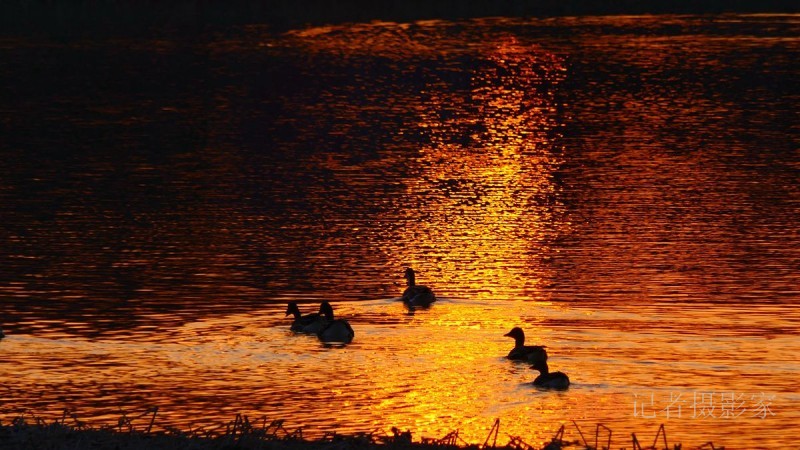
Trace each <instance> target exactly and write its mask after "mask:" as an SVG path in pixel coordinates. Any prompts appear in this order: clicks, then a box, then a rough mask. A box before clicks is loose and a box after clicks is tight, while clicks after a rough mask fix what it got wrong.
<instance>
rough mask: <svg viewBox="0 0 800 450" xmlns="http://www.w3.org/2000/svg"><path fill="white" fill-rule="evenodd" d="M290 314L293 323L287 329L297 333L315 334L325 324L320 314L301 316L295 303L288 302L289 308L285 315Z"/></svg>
mask: <svg viewBox="0 0 800 450" xmlns="http://www.w3.org/2000/svg"><path fill="white" fill-rule="evenodd" d="M290 314H291V315H293V316H294V322H292V326H291V327H290V328H289V329H291V330H292V331H294V332H297V333H311V334H315V333H317V332H318V331H319V330H321V329H322V327H323V326H324V325H325V322H326V319H325V317H324V316H323V315H322V314H320V313H311V314H306V315H305V316H304V315H301V314H300V308H299V307H298V306H297V302H289V306H288V307H287V308H286V315H287V316H288V315H290Z"/></svg>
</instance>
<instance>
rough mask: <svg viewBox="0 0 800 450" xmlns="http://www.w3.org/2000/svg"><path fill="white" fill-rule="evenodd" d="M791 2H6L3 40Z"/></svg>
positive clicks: (730, 9) (699, 10)
mask: <svg viewBox="0 0 800 450" xmlns="http://www.w3.org/2000/svg"><path fill="white" fill-rule="evenodd" d="M798 12H800V6H798V4H797V3H796V2H794V1H791V0H763V1H756V0H736V1H724V0H706V1H701V2H697V1H692V0H652V1H649V2H634V1H621V2H607V1H604V0H560V1H559V0H521V1H475V2H463V1H459V0H428V1H425V0H388V1H384V2H367V1H362V0H344V1H327V0H269V1H268V0H238V1H232V2H213V1H202V0H201V1H197V0H172V1H168V2H158V1H155V0H151V1H148V0H145V1H130V0H129V1H118V0H78V1H75V2H46V1H41V0H40V1H36V0H34V1H31V0H10V1H7V2H0V30H2V31H1V32H0V37H20V36H50V37H60V38H65V37H88V36H130V35H142V34H145V35H149V34H156V35H158V34H164V33H166V34H169V33H188V34H195V33H197V34H199V33H205V32H208V31H209V30H214V29H218V28H220V27H230V26H244V25H256V24H258V25H267V26H268V27H270V28H272V29H274V30H276V31H285V30H289V29H292V28H297V27H301V26H313V25H322V24H338V23H347V22H369V21H374V20H384V21H394V22H413V21H417V20H436V19H441V20H459V19H471V18H478V17H500V16H502V17H540V18H545V17H560V16H597V15H623V14H624V15H641V14H723V13H746V14H749V13H776V14H783V13H789V14H792V13H798Z"/></svg>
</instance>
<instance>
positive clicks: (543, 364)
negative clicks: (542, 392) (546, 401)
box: [532, 353, 569, 390]
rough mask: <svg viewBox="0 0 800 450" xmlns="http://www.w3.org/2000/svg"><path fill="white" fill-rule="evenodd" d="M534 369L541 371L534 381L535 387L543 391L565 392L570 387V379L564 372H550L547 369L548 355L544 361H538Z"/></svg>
mask: <svg viewBox="0 0 800 450" xmlns="http://www.w3.org/2000/svg"><path fill="white" fill-rule="evenodd" d="M532 368H533V369H534V370H538V371H539V376H538V377H536V379H535V380H533V385H534V386H536V387H538V388H542V389H556V390H565V389H567V388H568V387H569V377H568V376H567V375H566V374H565V373H563V372H550V370H549V368H548V367H547V353H545V358H544V359H541V358H540V359H538V360H536V361H535V362H534V363H533V366H532Z"/></svg>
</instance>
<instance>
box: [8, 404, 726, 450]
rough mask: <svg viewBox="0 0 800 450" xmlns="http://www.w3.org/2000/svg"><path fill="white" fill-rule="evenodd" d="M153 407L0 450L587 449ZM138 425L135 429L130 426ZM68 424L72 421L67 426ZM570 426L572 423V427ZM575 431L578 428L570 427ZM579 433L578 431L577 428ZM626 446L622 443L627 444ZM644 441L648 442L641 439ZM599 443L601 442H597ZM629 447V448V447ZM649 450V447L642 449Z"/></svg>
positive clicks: (20, 433)
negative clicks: (210, 422)
mask: <svg viewBox="0 0 800 450" xmlns="http://www.w3.org/2000/svg"><path fill="white" fill-rule="evenodd" d="M157 413H158V408H152V409H149V410H147V411H145V412H144V413H142V414H140V415H138V416H134V417H127V416H126V415H123V416H122V417H120V419H119V420H118V424H117V425H116V426H102V427H92V426H90V425H87V424H86V423H84V422H82V421H81V420H79V419H78V418H77V417H75V416H74V415H72V414H70V413H69V412H68V411H65V412H64V414H63V416H62V418H61V419H60V420H55V421H53V422H49V423H48V422H47V421H46V420H44V419H41V418H37V417H35V416H28V417H27V418H26V416H24V415H22V416H19V417H17V418H14V419H13V420H11V421H10V423H4V422H3V421H0V450H17V449H19V450H29V449H47V450H61V449H64V450H66V449H81V448H92V449H109V450H174V449H194V450H234V449H236V450H251V449H253V450H255V449H260V450H263V449H267V450H442V449H445V450H484V449H489V448H491V449H502V450H558V449H571V448H572V449H585V448H592V447H591V445H590V444H589V443H588V442H586V441H585V438H584V435H583V433H582V432H581V433H580V435H581V437H582V438H584V442H583V443H581V442H580V441H577V440H575V441H569V440H565V439H564V431H565V429H566V428H567V425H562V426H561V427H560V428H559V429H558V430H557V431H556V432H555V434H554V435H553V436H552V437H551V438H550V440H549V441H548V442H547V443H545V444H544V445H542V446H541V447H537V446H534V445H531V444H529V443H527V442H525V441H524V440H522V439H521V438H519V437H516V436H511V435H506V436H508V439H509V440H508V442H507V443H505V444H502V442H501V443H498V436H499V434H500V427H501V425H500V419H496V420H495V422H494V424H493V426H492V428H491V430H490V431H489V434H488V436H487V437H486V440H485V441H484V443H483V444H480V445H479V444H470V443H467V442H465V441H463V440H461V439H460V438H459V435H458V430H455V431H452V432H450V433H448V434H447V435H445V436H444V437H442V438H439V439H436V438H421V439H420V440H418V441H415V440H414V439H413V437H412V432H411V431H409V430H406V431H401V430H399V429H397V428H396V427H392V428H391V432H392V434H391V435H390V434H386V433H380V434H378V433H377V432H373V433H358V434H339V433H336V432H328V433H325V435H324V436H323V437H321V438H318V439H309V438H305V437H303V433H302V428H298V429H296V430H294V431H290V429H287V428H285V427H284V426H283V425H284V420H272V421H268V420H267V419H266V418H263V419H260V420H258V421H252V422H251V421H250V420H249V419H248V418H247V417H246V416H243V415H237V416H236V418H235V419H234V421H231V422H228V423H227V424H223V425H221V426H219V427H217V428H215V429H214V430H193V431H189V432H186V431H182V430H179V429H175V428H172V427H162V429H161V431H154V430H153V427H154V426H155V425H156V415H157ZM134 421H136V422H137V424H138V425H137V426H134V425H133V422H134ZM68 422H74V425H73V424H70V423H68ZM573 423H574V422H573ZM575 426H576V427H577V424H575ZM600 428H603V429H605V430H607V431H611V430H610V429H608V428H607V427H605V426H603V425H602V424H598V431H599V430H600ZM578 431H579V432H580V429H578ZM626 441H627V440H626ZM645 442H649V438H647V439H646V440H645ZM662 442H663V445H664V448H670V446H669V444H668V442H667V436H666V429H665V427H664V425H663V424H662V425H661V426H660V427H659V429H658V432H657V434H656V437H655V440H654V445H655V443H658V445H661V444H662ZM601 443H602V442H601ZM628 446H630V447H628ZM682 446H683V444H682V443H678V444H674V448H681V447H682ZM601 447H602V448H605V449H607V450H611V449H612V448H614V449H621V450H622V449H627V448H634V449H636V448H642V444H641V443H640V442H639V440H638V439H637V437H636V434H635V433H633V434H632V435H631V440H630V441H627V444H626V443H618V444H616V446H613V447H612V446H611V434H610V433H609V435H608V443H607V445H606V446H601ZM645 448H652V447H645ZM687 448H697V449H701V448H702V449H705V448H710V449H712V450H713V449H714V448H724V447H715V446H714V444H713V442H706V443H704V444H702V445H700V446H695V447H687Z"/></svg>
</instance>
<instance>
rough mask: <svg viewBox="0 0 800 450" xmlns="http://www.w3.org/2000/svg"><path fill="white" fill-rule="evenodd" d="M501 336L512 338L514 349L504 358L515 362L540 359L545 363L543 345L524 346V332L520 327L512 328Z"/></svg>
mask: <svg viewBox="0 0 800 450" xmlns="http://www.w3.org/2000/svg"><path fill="white" fill-rule="evenodd" d="M503 336H508V337H512V338H514V348H512V349H511V351H510V352H508V356H506V358H508V359H513V360H516V361H531V362H533V361H536V360H539V359H542V357H544V360H545V361H547V351H546V350H545V349H544V348H545V347H544V345H525V332H524V331H522V328H520V327H514V328H512V329H511V331H509V332H508V333H506V334H504V335H503Z"/></svg>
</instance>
